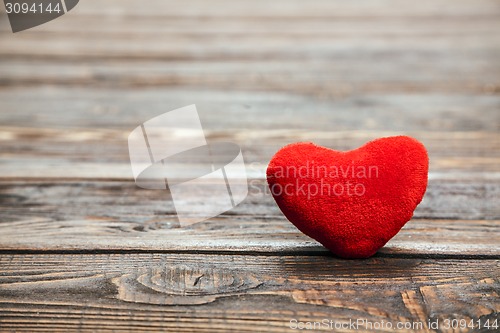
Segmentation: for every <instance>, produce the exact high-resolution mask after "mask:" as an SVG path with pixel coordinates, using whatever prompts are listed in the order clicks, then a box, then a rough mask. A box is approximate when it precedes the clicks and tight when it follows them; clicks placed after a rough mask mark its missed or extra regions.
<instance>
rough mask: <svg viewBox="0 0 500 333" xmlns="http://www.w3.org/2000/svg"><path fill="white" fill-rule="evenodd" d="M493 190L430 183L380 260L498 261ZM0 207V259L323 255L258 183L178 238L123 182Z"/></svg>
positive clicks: (10, 189)
mask: <svg viewBox="0 0 500 333" xmlns="http://www.w3.org/2000/svg"><path fill="white" fill-rule="evenodd" d="M498 181H499V180H498V179H497V180H494V181H492V180H488V181H477V182H470V183H467V182H464V181H459V182H457V181H453V180H452V181H450V180H440V181H432V182H431V183H430V185H429V189H428V192H427V195H426V197H425V199H424V201H423V202H422V203H421V205H420V206H419V207H418V208H417V210H416V211H415V215H414V217H415V219H414V220H413V221H411V222H410V223H409V224H408V225H407V226H406V227H405V228H404V229H403V231H402V232H401V233H400V234H398V235H397V236H396V237H395V238H394V239H393V240H391V242H390V243H388V244H387V246H386V248H384V249H383V250H382V251H381V252H382V253H386V254H388V255H393V254H395V255H402V256H404V255H417V256H428V255H478V256H481V255H499V254H500V248H499V247H498V244H500V233H499V231H500V230H499V228H500V223H499V221H498V220H499V219H500V210H499V207H498V205H497V202H498V201H499V200H500V198H499V196H500V192H499V188H500V186H499V185H498ZM0 206H1V209H2V214H1V217H0V220H1V221H2V223H0V247H1V248H2V249H10V250H16V249H22V250H79V249H82V250H93V249H104V250H119V249H127V250H162V251H217V250H220V251H236V252H239V251H244V252H268V253H276V254H278V253H283V252H285V253H286V252H292V253H304V252H312V253H325V249H324V248H323V247H322V246H320V245H319V244H318V243H316V242H315V241H313V240H311V239H309V238H308V237H306V236H304V235H303V234H301V233H300V232H299V231H298V230H297V229H296V228H295V227H294V226H293V225H292V224H290V223H289V222H287V221H286V219H285V218H284V217H283V215H282V214H281V212H280V211H279V209H278V207H277V206H276V204H275V203H274V200H273V199H272V197H271V196H270V194H269V192H266V185H265V181H264V180H250V195H249V197H248V198H247V199H246V200H245V201H244V202H243V203H242V204H240V205H239V206H238V207H236V208H235V209H233V210H231V211H229V212H227V213H225V214H223V215H221V216H219V217H217V218H214V219H211V220H209V221H207V222H203V223H199V224H195V225H192V226H190V227H187V228H182V229H179V228H176V226H177V218H176V217H175V211H174V208H173V204H172V202H171V201H170V200H169V199H168V193H166V192H164V191H151V190H143V189H139V188H137V187H136V186H135V184H134V183H133V182H104V181H99V182H56V183H54V182H49V181H33V182H3V183H2V184H1V186H0ZM466 218H468V219H471V220H470V221H466V220H461V219H466ZM439 219H445V220H439ZM450 219H451V220H450ZM474 219H476V220H474ZM478 219H479V220H478ZM483 219H496V220H490V221H482V220H483ZM54 237H55V239H57V241H54Z"/></svg>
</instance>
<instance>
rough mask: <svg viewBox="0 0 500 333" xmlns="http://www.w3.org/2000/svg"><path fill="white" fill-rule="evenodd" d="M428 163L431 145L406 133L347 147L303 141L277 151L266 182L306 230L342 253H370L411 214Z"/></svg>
mask: <svg viewBox="0 0 500 333" xmlns="http://www.w3.org/2000/svg"><path fill="white" fill-rule="evenodd" d="M428 165H429V158H428V157H427V151H426V149H425V147H424V146H423V145H422V144H421V143H420V142H419V141H417V140H416V139H413V138H410V137H407V136H395V137H389V138H381V139H377V140H374V141H371V142H369V143H367V144H365V145H364V146H362V147H360V148H357V149H355V150H351V151H347V152H341V151H335V150H332V149H328V148H325V147H321V146H317V145H315V144H313V143H310V142H299V143H293V144H290V145H288V146H285V147H283V148H282V149H280V150H279V151H278V152H277V153H276V154H275V155H274V157H273V158H272V160H271V162H270V163H269V166H268V168H267V182H268V184H269V188H270V190H271V193H272V195H273V197H274V199H275V200H276V202H277V203H278V206H279V207H280V209H281V211H282V212H283V214H285V216H286V217H287V218H288V220H290V222H292V223H293V224H294V225H295V226H296V227H297V228H299V230H300V231H302V232H303V233H305V234H306V235H308V236H309V237H312V238H314V239H316V240H317V241H319V242H320V243H321V244H323V245H324V246H325V247H327V248H328V249H329V250H330V251H331V252H333V253H334V254H336V255H338V256H340V257H344V258H367V257H370V256H372V255H373V254H375V252H377V250H378V249H380V248H381V247H382V246H384V245H385V244H386V243H387V242H388V241H389V240H390V239H391V238H392V237H394V235H396V234H397V233H398V232H399V230H400V229H401V228H402V227H403V226H404V225H405V223H406V222H407V221H409V220H410V219H411V217H412V216H413V211H414V210H415V208H416V207H417V205H418V204H419V203H420V201H421V200H422V197H423V196H424V193H425V190H426V188H427V171H428Z"/></svg>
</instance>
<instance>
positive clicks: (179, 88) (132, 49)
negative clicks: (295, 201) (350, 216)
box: [0, 0, 500, 332]
mask: <svg viewBox="0 0 500 333" xmlns="http://www.w3.org/2000/svg"><path fill="white" fill-rule="evenodd" d="M2 8H3V7H2ZM499 36H500V3H499V2H498V1H495V0H478V1H468V0H454V1H451V0H437V1H431V0H423V1H418V2H400V1H395V0H381V1H368V0H367V1H356V2H349V1H340V0H338V1H337V0H335V1H331V0H313V1H307V2H304V1H300V0H278V1H264V0H261V1H244V0H231V1H229V0H211V1H204V0H196V1H194V0H190V1H182V2H180V1H164V0H154V1H153V0H149V1H147V2H141V1H132V0H107V1H96V0H85V1H81V2H80V4H79V5H78V6H77V7H75V9H73V10H72V11H71V12H70V13H69V14H68V15H64V16H63V17H61V18H59V19H57V20H55V21H53V22H50V23H48V24H45V25H42V26H40V27H37V28H35V29H32V30H28V31H25V32H22V33H17V34H12V33H11V31H10V28H9V26H8V22H7V16H6V14H5V13H4V12H0V331H1V332H14V331H19V332H37V331H39V332H43V331H45V332H58V331H61V332H70V331H83V332H93V331H102V332H105V331H140V330H143V331H171V332H245V331H247V332H256V331H262V332H264V331H267V332H287V331H292V330H291V328H290V320H292V319H296V320H299V321H303V322H307V321H321V320H323V319H325V318H326V319H329V320H334V321H335V322H342V323H344V322H348V321H349V320H357V319H364V320H368V321H372V322H381V321H382V320H384V321H390V322H392V323H394V324H396V322H399V321H401V322H413V323H417V322H422V323H423V326H422V327H416V328H414V329H406V330H399V331H417V332H459V331H460V332H476V331H485V332H486V331H488V330H487V329H486V328H484V327H483V328H479V327H466V328H463V329H461V330H459V329H455V330H453V329H447V328H445V327H444V326H440V327H439V328H438V329H434V328H432V327H430V326H429V320H431V321H434V320H439V321H440V322H441V324H443V323H444V321H445V320H446V319H459V320H460V319H463V320H471V319H473V320H476V321H477V320H482V321H483V323H484V322H485V321H486V320H491V321H494V320H499V321H500V318H498V312H499V309H500V301H499V297H498V294H499V290H500V282H499V276H500V270H499V263H500V205H499V202H500V135H499V132H500V61H499V59H500V38H499ZM189 104H196V105H197V107H198V110H199V113H200V118H201V121H202V123H203V127H204V130H205V134H206V136H207V137H208V139H209V140H211V141H213V142H215V141H231V142H234V143H237V144H239V145H240V146H241V148H242V151H243V155H244V158H245V161H246V163H247V172H248V175H249V178H250V179H249V182H250V195H249V197H248V198H247V199H246V200H245V201H244V202H243V203H242V204H241V205H239V206H238V207H236V208H235V209H233V210H231V211H229V212H227V213H224V214H222V215H220V216H218V217H216V218H213V219H210V220H208V221H205V222H202V223H198V224H195V225H192V226H189V227H187V228H178V225H177V220H176V217H175V215H174V210H173V206H172V203H171V202H170V201H169V199H168V193H165V192H162V191H148V190H142V189H139V188H137V187H136V186H135V184H134V182H133V179H132V174H131V170H130V165H129V159H128V149H127V135H128V133H129V132H130V131H131V130H132V129H133V128H135V127H136V126H137V125H138V124H140V123H142V122H143V121H145V120H147V119H149V118H151V117H154V116H156V115H159V114H161V113H163V112H166V111H169V110H172V109H175V108H178V107H182V106H185V105H189ZM399 134H406V135H411V136H413V137H415V138H417V139H419V140H420V141H422V142H423V143H424V144H425V146H426V147H427V148H428V151H429V157H430V173H429V187H428V191H427V193H426V196H425V198H424V201H423V202H422V203H421V205H420V206H419V207H418V208H417V210H416V211H415V215H414V218H413V219H412V221H410V222H409V223H408V224H407V225H406V226H405V227H404V228H403V230H402V231H401V232H400V233H399V234H398V235H397V236H396V237H395V238H393V239H392V240H391V241H390V242H389V243H388V244H387V245H386V246H385V247H384V248H382V249H381V250H380V251H379V252H378V253H377V254H376V256H375V257H373V258H370V259H367V260H341V259H338V258H335V257H333V256H332V255H331V254H330V253H329V252H328V251H327V250H326V249H324V248H323V247H322V246H321V245H320V244H318V243H317V242H316V241H314V240H312V239H310V238H308V237H306V236H305V235H303V234H301V233H300V232H299V231H298V230H297V229H296V228H295V227H294V226H293V225H291V224H290V223H289V222H288V221H287V220H286V219H285V218H284V216H283V215H282V214H281V212H280V211H279V209H278V208H277V206H276V205H275V203H274V201H273V200H272V198H271V197H270V196H269V194H265V193H264V189H265V181H264V171H265V168H266V165H267V162H268V161H269V159H270V158H271V157H272V155H273V154H274V153H275V152H276V150H277V149H279V148H280V147H281V146H283V145H285V144H288V143H290V142H295V141H314V142H315V143H317V144H321V145H324V146H327V147H330V148H333V149H339V150H348V149H353V148H356V147H358V146H360V145H362V144H363V143H365V142H367V141H369V140H372V139H375V138H378V137H382V136H391V135H399ZM499 324H500V322H499ZM366 330H367V329H364V330H363V329H361V330H360V331H366ZM295 331H296V330H295ZM338 331H343V332H353V330H351V329H340V330H338ZM378 331H387V332H394V330H391V329H387V328H381V329H378ZM489 331H493V330H489Z"/></svg>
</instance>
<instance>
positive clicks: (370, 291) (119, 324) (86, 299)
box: [0, 254, 500, 332]
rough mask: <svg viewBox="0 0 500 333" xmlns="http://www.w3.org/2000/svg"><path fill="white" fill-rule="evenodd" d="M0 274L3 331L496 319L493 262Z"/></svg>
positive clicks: (64, 259)
mask: <svg viewBox="0 0 500 333" xmlns="http://www.w3.org/2000/svg"><path fill="white" fill-rule="evenodd" d="M0 262H1V265H2V267H3V269H2V273H1V275H0V304H1V308H0V313H1V314H2V315H1V316H0V325H1V327H3V328H4V329H5V330H9V329H11V330H17V329H19V330H32V331H43V330H46V329H53V330H56V331H58V330H64V329H68V330H74V329H78V330H82V331H91V330H93V329H101V330H103V331H108V330H113V329H116V330H137V329H145V330H151V331H164V330H167V331H175V332H189V331H202V332H204V331H211V330H212V331H213V330H217V331H220V332H232V331H238V332H247V331H248V332H255V331H268V332H285V331H290V329H289V327H290V320H291V319H297V320H299V321H321V320H323V319H325V318H326V319H329V320H334V321H336V322H337V321H338V322H345V321H349V319H353V318H360V319H366V320H370V321H373V322H374V321H380V320H381V319H384V320H386V321H391V322H393V323H394V325H396V322H422V323H423V326H422V328H421V329H416V330H415V331H418V332H430V331H432V330H430V329H429V327H427V323H426V322H427V321H428V319H429V318H431V319H433V320H436V319H439V320H444V319H446V318H464V319H468V320H470V319H478V318H482V319H483V320H485V319H487V318H489V319H496V318H498V311H499V310H500V302H499V301H498V290H499V287H500V285H499V283H500V282H499V281H498V276H499V274H500V271H499V269H500V266H499V263H500V262H499V261H498V260H478V261H472V262H469V261H461V260H425V259H394V258H393V259H390V260H389V259H383V258H371V259H367V260H339V259H335V258H331V257H322V256H315V257H301V256H292V257H290V256H264V257H263V256H238V255H205V256H204V260H203V261H202V262H200V257H199V255H187V254H184V255H178V254H130V255H123V254H111V255H60V254H54V255H40V254H38V255H3V256H1V257H0ZM388 281H390V285H388ZM381 299H383V300H384V301H383V302H381ZM172 304H175V306H169V305H172ZM338 331H343V332H348V331H350V330H349V329H344V330H338ZM361 331H363V329H361ZM380 331H387V332H390V331H392V330H387V329H382V330H380ZM442 331H443V332H445V331H446V330H445V329H443V330H442ZM448 331H450V330H448Z"/></svg>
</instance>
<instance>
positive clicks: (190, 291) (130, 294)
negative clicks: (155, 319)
mask: <svg viewBox="0 0 500 333" xmlns="http://www.w3.org/2000/svg"><path fill="white" fill-rule="evenodd" d="M113 283H114V284H115V285H117V287H118V298H119V299H121V300H124V301H128V302H139V303H151V304H165V305H188V304H204V303H209V302H213V301H214V300H216V299H217V298H219V297H222V296H224V297H225V296H232V295H236V294H239V293H241V292H243V291H245V290H248V289H253V288H256V287H258V286H260V285H261V284H262V283H261V282H260V281H259V280H257V278H255V276H253V275H251V274H250V273H248V272H237V271H229V270H222V269H217V268H212V267H190V266H186V265H175V266H166V267H153V268H150V269H143V270H140V271H139V272H138V273H137V274H133V273H132V274H126V275H122V276H120V277H117V278H115V279H113Z"/></svg>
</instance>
